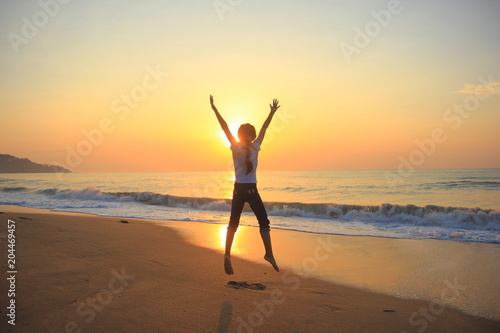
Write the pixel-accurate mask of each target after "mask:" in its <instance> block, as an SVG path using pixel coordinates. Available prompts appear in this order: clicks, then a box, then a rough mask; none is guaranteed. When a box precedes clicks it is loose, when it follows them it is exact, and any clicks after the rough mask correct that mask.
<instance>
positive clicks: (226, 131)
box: [210, 95, 236, 144]
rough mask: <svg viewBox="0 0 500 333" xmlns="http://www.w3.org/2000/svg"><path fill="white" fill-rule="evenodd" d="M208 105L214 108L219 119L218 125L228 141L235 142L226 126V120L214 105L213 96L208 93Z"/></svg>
mask: <svg viewBox="0 0 500 333" xmlns="http://www.w3.org/2000/svg"><path fill="white" fill-rule="evenodd" d="M210 105H211V106H212V110H214V112H215V115H216V116H217V120H218V121H219V124H220V127H222V130H223V131H224V133H225V134H226V136H227V139H228V140H229V142H231V144H233V143H236V139H235V138H234V136H233V135H232V134H231V131H230V130H229V127H228V126H227V123H226V121H225V120H224V118H222V116H221V115H220V113H219V111H218V110H217V108H216V107H215V104H214V97H213V96H212V95H210Z"/></svg>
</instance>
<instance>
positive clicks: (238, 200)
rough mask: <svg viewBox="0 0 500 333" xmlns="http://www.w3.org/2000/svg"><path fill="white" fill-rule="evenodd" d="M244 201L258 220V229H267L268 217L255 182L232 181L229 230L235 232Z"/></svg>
mask: <svg viewBox="0 0 500 333" xmlns="http://www.w3.org/2000/svg"><path fill="white" fill-rule="evenodd" d="M245 202H248V204H249V205H250V208H251V209H252V211H253V212H254V214H255V216H256V217H257V220H258V221H259V227H260V231H261V232H262V231H269V230H270V229H269V219H268V218H267V212H266V208H265V207H264V203H263V202H262V199H261V198H260V195H259V192H258V191H257V184H255V183H234V190H233V202H232V204H231V217H230V218H229V226H228V227H227V228H228V229H229V230H231V231H233V232H236V229H238V225H239V224H240V216H241V212H242V211H243V206H244V205H245Z"/></svg>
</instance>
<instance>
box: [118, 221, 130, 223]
mask: <svg viewBox="0 0 500 333" xmlns="http://www.w3.org/2000/svg"><path fill="white" fill-rule="evenodd" d="M120 223H128V221H127V220H120Z"/></svg>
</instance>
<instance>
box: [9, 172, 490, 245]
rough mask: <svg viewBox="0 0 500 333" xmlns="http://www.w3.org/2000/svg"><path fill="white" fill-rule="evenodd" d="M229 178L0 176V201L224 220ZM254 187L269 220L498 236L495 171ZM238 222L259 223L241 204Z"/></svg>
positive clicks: (267, 181) (286, 176) (409, 233)
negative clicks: (258, 193) (257, 191)
mask: <svg viewBox="0 0 500 333" xmlns="http://www.w3.org/2000/svg"><path fill="white" fill-rule="evenodd" d="M394 179H397V181H394ZM233 182H234V173H233V172H232V171H231V172H229V171H214V172H142V173H139V172H130V173H67V174H66V173H65V174H49V173H46V174H0V204H2V205H17V206H22V207H33V208H44V209H50V210H54V211H64V212H79V213H88V214H94V215H101V216H115V217H122V218H144V219H157V220H174V221H179V222H182V223H190V222H202V223H213V224H227V223H228V220H229V213H230V207H231V196H232V187H233ZM258 189H259V192H260V195H261V197H262V199H263V201H264V203H265V206H266V208H267V212H268V215H269V218H270V221H271V228H276V229H286V230H295V231H299V232H308V233H318V234H335V235H350V236H372V237H390V238H402V239H440V240H452V241H465V242H483V243H500V169H446V170H445V169H439V170H412V171H411V172H410V171H408V170H407V171H406V172H405V173H401V172H400V171H397V170H331V171H326V170H325V171H259V173H258ZM240 223H241V225H247V226H257V225H258V224H257V221H256V219H255V217H254V215H253V214H252V212H251V210H250V209H249V207H247V206H246V207H245V210H244V212H243V215H242V218H241V222H240Z"/></svg>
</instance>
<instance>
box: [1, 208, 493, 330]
mask: <svg viewBox="0 0 500 333" xmlns="http://www.w3.org/2000/svg"><path fill="white" fill-rule="evenodd" d="M0 211H1V212H2V214H0V220H1V224H0V225H1V230H0V236H1V238H0V246H1V249H2V250H1V253H2V256H3V257H4V258H3V259H2V260H1V262H2V264H1V266H0V267H1V273H0V275H1V279H2V281H4V282H3V283H2V285H1V288H2V289H1V291H0V292H1V295H2V297H1V298H0V299H1V304H0V305H1V310H0V314H1V318H2V319H1V322H0V327H1V328H2V329H1V331H2V332H498V331H499V330H500V322H499V321H493V320H489V319H485V318H481V317H477V316H472V315H469V314H465V313H463V312H461V311H458V310H455V309H451V308H448V307H446V308H445V307H443V306H442V304H441V303H440V302H438V301H433V302H432V301H431V302H429V301H419V300H406V299H401V298H397V297H394V296H389V295H384V294H382V293H374V292H370V291H367V290H363V289H358V288H352V287H349V286H344V285H340V284H333V283H329V282H325V281H322V280H319V279H315V278H312V277H309V276H307V275H306V274H302V275H300V274H299V275H297V274H295V273H293V271H292V270H290V269H288V268H287V267H286V266H283V267H282V270H281V272H280V273H277V272H275V271H274V270H273V269H272V268H271V266H269V265H266V264H265V263H264V262H263V264H258V263H255V262H252V261H249V260H246V259H243V258H241V256H239V255H238V253H236V254H235V256H234V257H233V265H234V267H235V271H236V273H235V275H232V276H228V275H226V274H224V271H223V266H222V262H223V258H222V255H221V253H220V252H218V251H216V250H213V249H208V248H203V247H199V246H195V245H193V244H191V243H190V242H187V241H186V240H185V239H184V237H183V236H181V233H180V231H178V230H175V229H173V228H169V227H165V226H159V225H157V224H158V222H155V223H151V222H150V221H147V220H138V219H128V218H127V219H121V218H111V217H96V216H91V215H83V214H71V213H56V212H50V211H41V210H34V209H24V208H20V207H13V206H2V207H0ZM9 219H10V220H12V221H15V239H16V271H17V273H16V274H15V277H16V279H15V297H11V298H10V299H12V298H14V299H15V306H16V307H15V324H16V325H15V326H12V325H9V324H8V322H7V321H8V320H9V318H8V317H7V316H6V314H8V311H9V310H8V309H7V306H8V301H9V300H8V297H6V295H7V294H8V290H6V287H8V286H7V284H6V283H5V281H6V279H7V277H9V274H7V271H8V268H7V266H6V263H7V239H6V238H5V237H6V235H7V223H8V220H9ZM123 221H126V222H127V223H124V222H123ZM166 223H175V222H166ZM200 232H202V231H200ZM273 233H274V234H273V235H278V234H279V233H280V231H279V230H273ZM294 234H295V235H296V239H294V241H295V242H298V240H299V239H300V238H301V233H294ZM242 235H243V236H240V237H241V238H242V240H241V241H242V242H244V240H243V238H244V235H245V233H244V232H242ZM276 238H279V236H276ZM207 241H208V242H210V241H211V240H207ZM343 242H345V240H343ZM277 244H279V242H277ZM295 244H297V243H295ZM298 244H300V243H298ZM261 246H262V245H261V244H256V245H255V247H256V248H258V249H260V247H261ZM277 246H279V245H277ZM299 246H300V245H299ZM243 248H244V247H242V249H243ZM323 250H324V251H323V252H319V251H316V253H313V254H312V256H311V257H310V258H311V259H310V261H311V264H310V265H311V267H313V266H314V262H313V261H314V260H317V261H318V262H320V261H321V260H322V258H323V257H325V256H326V255H328V253H331V252H333V251H334V250H335V249H328V248H323ZM329 251H330V252H329ZM314 258H315V259H314ZM316 264H317V263H316ZM230 281H234V282H232V283H230V284H228V282H230ZM450 281H451V283H452V284H453V281H452V280H450ZM243 282H246V283H243ZM263 288H265V289H263ZM7 289H8V288H7ZM454 292H456V290H455V291H454V290H453V286H450V289H449V290H444V291H443V293H442V294H443V297H447V298H451V297H453V296H454Z"/></svg>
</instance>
